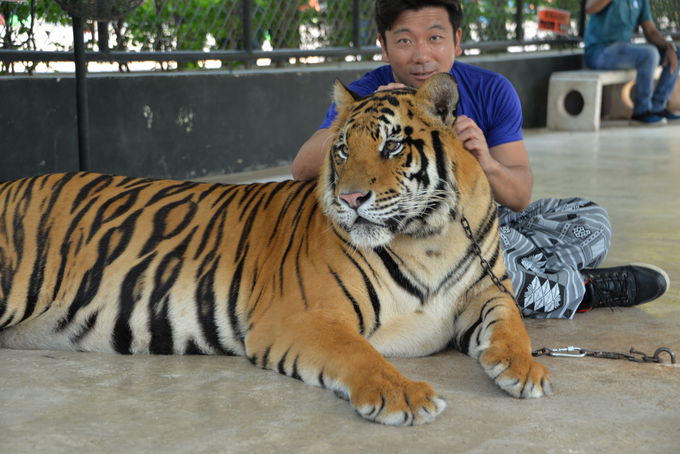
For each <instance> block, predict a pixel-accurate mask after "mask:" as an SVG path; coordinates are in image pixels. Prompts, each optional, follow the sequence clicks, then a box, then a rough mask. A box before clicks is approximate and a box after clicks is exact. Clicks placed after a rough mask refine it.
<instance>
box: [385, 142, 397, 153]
mask: <svg viewBox="0 0 680 454" xmlns="http://www.w3.org/2000/svg"><path fill="white" fill-rule="evenodd" d="M399 145H400V144H399V142H395V141H394V140H388V141H387V142H385V150H386V151H389V152H392V151H396V150H397V149H398V148H399Z"/></svg>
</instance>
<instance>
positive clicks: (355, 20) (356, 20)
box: [352, 0, 361, 49]
mask: <svg viewBox="0 0 680 454" xmlns="http://www.w3.org/2000/svg"><path fill="white" fill-rule="evenodd" d="M352 10H353V16H352V34H353V37H354V48H355V49H359V48H360V47H361V12H360V10H359V0H354V1H353V2H352Z"/></svg>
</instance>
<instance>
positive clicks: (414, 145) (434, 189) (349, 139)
mask: <svg viewBox="0 0 680 454" xmlns="http://www.w3.org/2000/svg"><path fill="white" fill-rule="evenodd" d="M334 98H335V103H336V106H337V107H338V119H337V120H336V123H335V125H334V127H335V135H334V141H333V143H332V145H331V147H330V152H329V154H328V156H327V160H326V164H325V167H324V170H323V171H322V175H321V179H320V191H321V204H322V206H323V207H324V211H325V213H326V215H327V216H328V217H329V219H330V220H331V221H332V222H334V223H335V224H336V225H338V226H339V227H340V228H341V229H342V230H344V231H346V232H347V233H348V234H349V239H350V241H351V242H352V243H353V244H354V245H355V246H357V247H360V248H374V247H379V246H383V245H385V244H387V243H389V242H390V241H391V240H392V239H393V238H394V237H395V236H396V235H408V236H412V237H425V236H428V235H432V234H436V233H440V232H441V230H442V229H443V228H445V227H446V226H447V225H448V224H449V222H450V216H451V213H453V212H454V211H455V207H456V204H457V199H458V197H457V190H456V181H455V178H454V175H453V172H452V160H451V156H450V155H449V153H450V152H448V151H447V149H449V148H451V147H452V146H460V141H458V139H457V138H456V137H455V136H454V134H453V128H452V126H453V124H454V122H455V112H456V106H457V102H458V89H457V86H456V82H455V80H454V78H453V77H452V76H450V75H449V74H439V75H437V76H435V77H432V78H430V79H429V80H428V81H427V82H426V83H425V84H423V85H422V87H421V88H420V89H419V90H418V91H415V90H412V89H397V90H389V91H381V92H376V93H374V94H373V95H371V96H369V97H366V98H363V99H361V98H358V97H357V96H356V95H355V94H353V93H352V92H350V91H349V90H348V89H347V88H346V87H345V86H344V85H342V84H341V83H340V82H336V85H335V90H334Z"/></svg>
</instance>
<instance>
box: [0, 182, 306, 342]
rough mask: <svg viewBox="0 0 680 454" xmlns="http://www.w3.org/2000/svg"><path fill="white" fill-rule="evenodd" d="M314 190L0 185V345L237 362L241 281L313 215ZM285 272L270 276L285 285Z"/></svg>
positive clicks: (288, 186)
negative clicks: (226, 356) (227, 357)
mask: <svg viewBox="0 0 680 454" xmlns="http://www.w3.org/2000/svg"><path fill="white" fill-rule="evenodd" d="M314 187H315V185H314V184H312V183H298V182H293V181H288V182H282V183H268V184H253V185H220V184H200V183H193V182H181V181H170V180H150V179H141V178H138V179H134V178H126V177H119V176H110V175H100V174H95V173H72V174H53V175H44V176H40V177H35V178H30V179H24V180H19V181H14V182H7V183H3V184H2V185H0V213H2V216H1V217H0V258H1V261H0V283H1V287H0V326H2V327H3V328H5V330H4V331H3V332H2V334H0V340H2V344H3V345H5V346H17V347H24V348H26V347H31V348H64V349H80V350H95V351H111V350H113V351H117V352H120V353H142V352H147V353H238V354H243V353H244V350H243V344H242V342H239V337H240V336H242V334H243V333H241V334H239V331H240V330H243V328H242V327H240V326H239V325H240V321H238V320H236V318H237V317H236V316H235V312H236V306H237V305H238V304H239V303H240V304H243V303H242V301H243V300H245V299H247V298H248V297H247V296H246V295H245V294H246V293H248V291H247V289H248V287H247V286H245V285H244V286H243V291H240V290H241V287H242V285H241V284H242V283H241V280H242V279H243V278H244V275H248V274H249V273H250V272H251V270H258V271H259V272H260V273H264V272H267V270H266V268H267V266H270V267H271V266H275V264H274V262H275V261H276V260H275V258H274V257H275V256H276V255H277V254H278V255H279V256H284V255H285V251H284V248H285V247H286V246H289V245H288V243H290V239H291V235H290V234H291V231H290V229H291V228H292V230H295V229H296V226H298V225H299V224H300V222H301V219H302V216H303V215H309V214H313V213H314V211H316V210H317V204H316V201H315V200H314ZM310 202H311V203H310ZM263 212H267V213H272V214H274V213H276V214H277V215H274V216H267V215H264V214H262V213H263ZM265 245H266V246H265ZM258 250H259V251H260V253H258ZM265 250H266V251H267V252H264V251H265ZM246 258H248V259H249V260H248V261H246ZM246 262H248V263H246ZM285 271H286V270H285V267H284V268H282V269H281V273H279V274H278V275H277V273H271V271H270V274H271V275H272V276H271V277H272V278H273V279H274V280H278V279H281V280H283V281H285V280H286V279H287V276H286V273H285ZM247 280H248V283H253V282H256V281H255V280H254V279H252V278H251V279H247ZM226 283H229V285H228V286H227V285H225V284H226ZM272 284H276V282H273V281H272ZM279 284H280V282H279ZM239 295H240V296H241V301H239ZM19 323H21V329H15V330H11V331H10V330H7V329H6V328H9V327H11V326H15V325H18V324H19ZM42 332H44V334H41V335H36V334H38V333H42ZM106 333H110V334H108V335H107V334H106Z"/></svg>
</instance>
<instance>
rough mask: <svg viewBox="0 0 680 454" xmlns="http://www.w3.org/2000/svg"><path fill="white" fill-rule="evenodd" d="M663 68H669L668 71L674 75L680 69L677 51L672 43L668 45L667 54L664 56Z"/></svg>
mask: <svg viewBox="0 0 680 454" xmlns="http://www.w3.org/2000/svg"><path fill="white" fill-rule="evenodd" d="M662 65H663V66H668V70H669V71H670V72H671V73H674V72H675V70H676V69H677V67H678V53H677V51H676V50H675V46H674V45H672V44H671V43H668V44H667V45H666V53H665V54H664V56H663V63H662Z"/></svg>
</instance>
